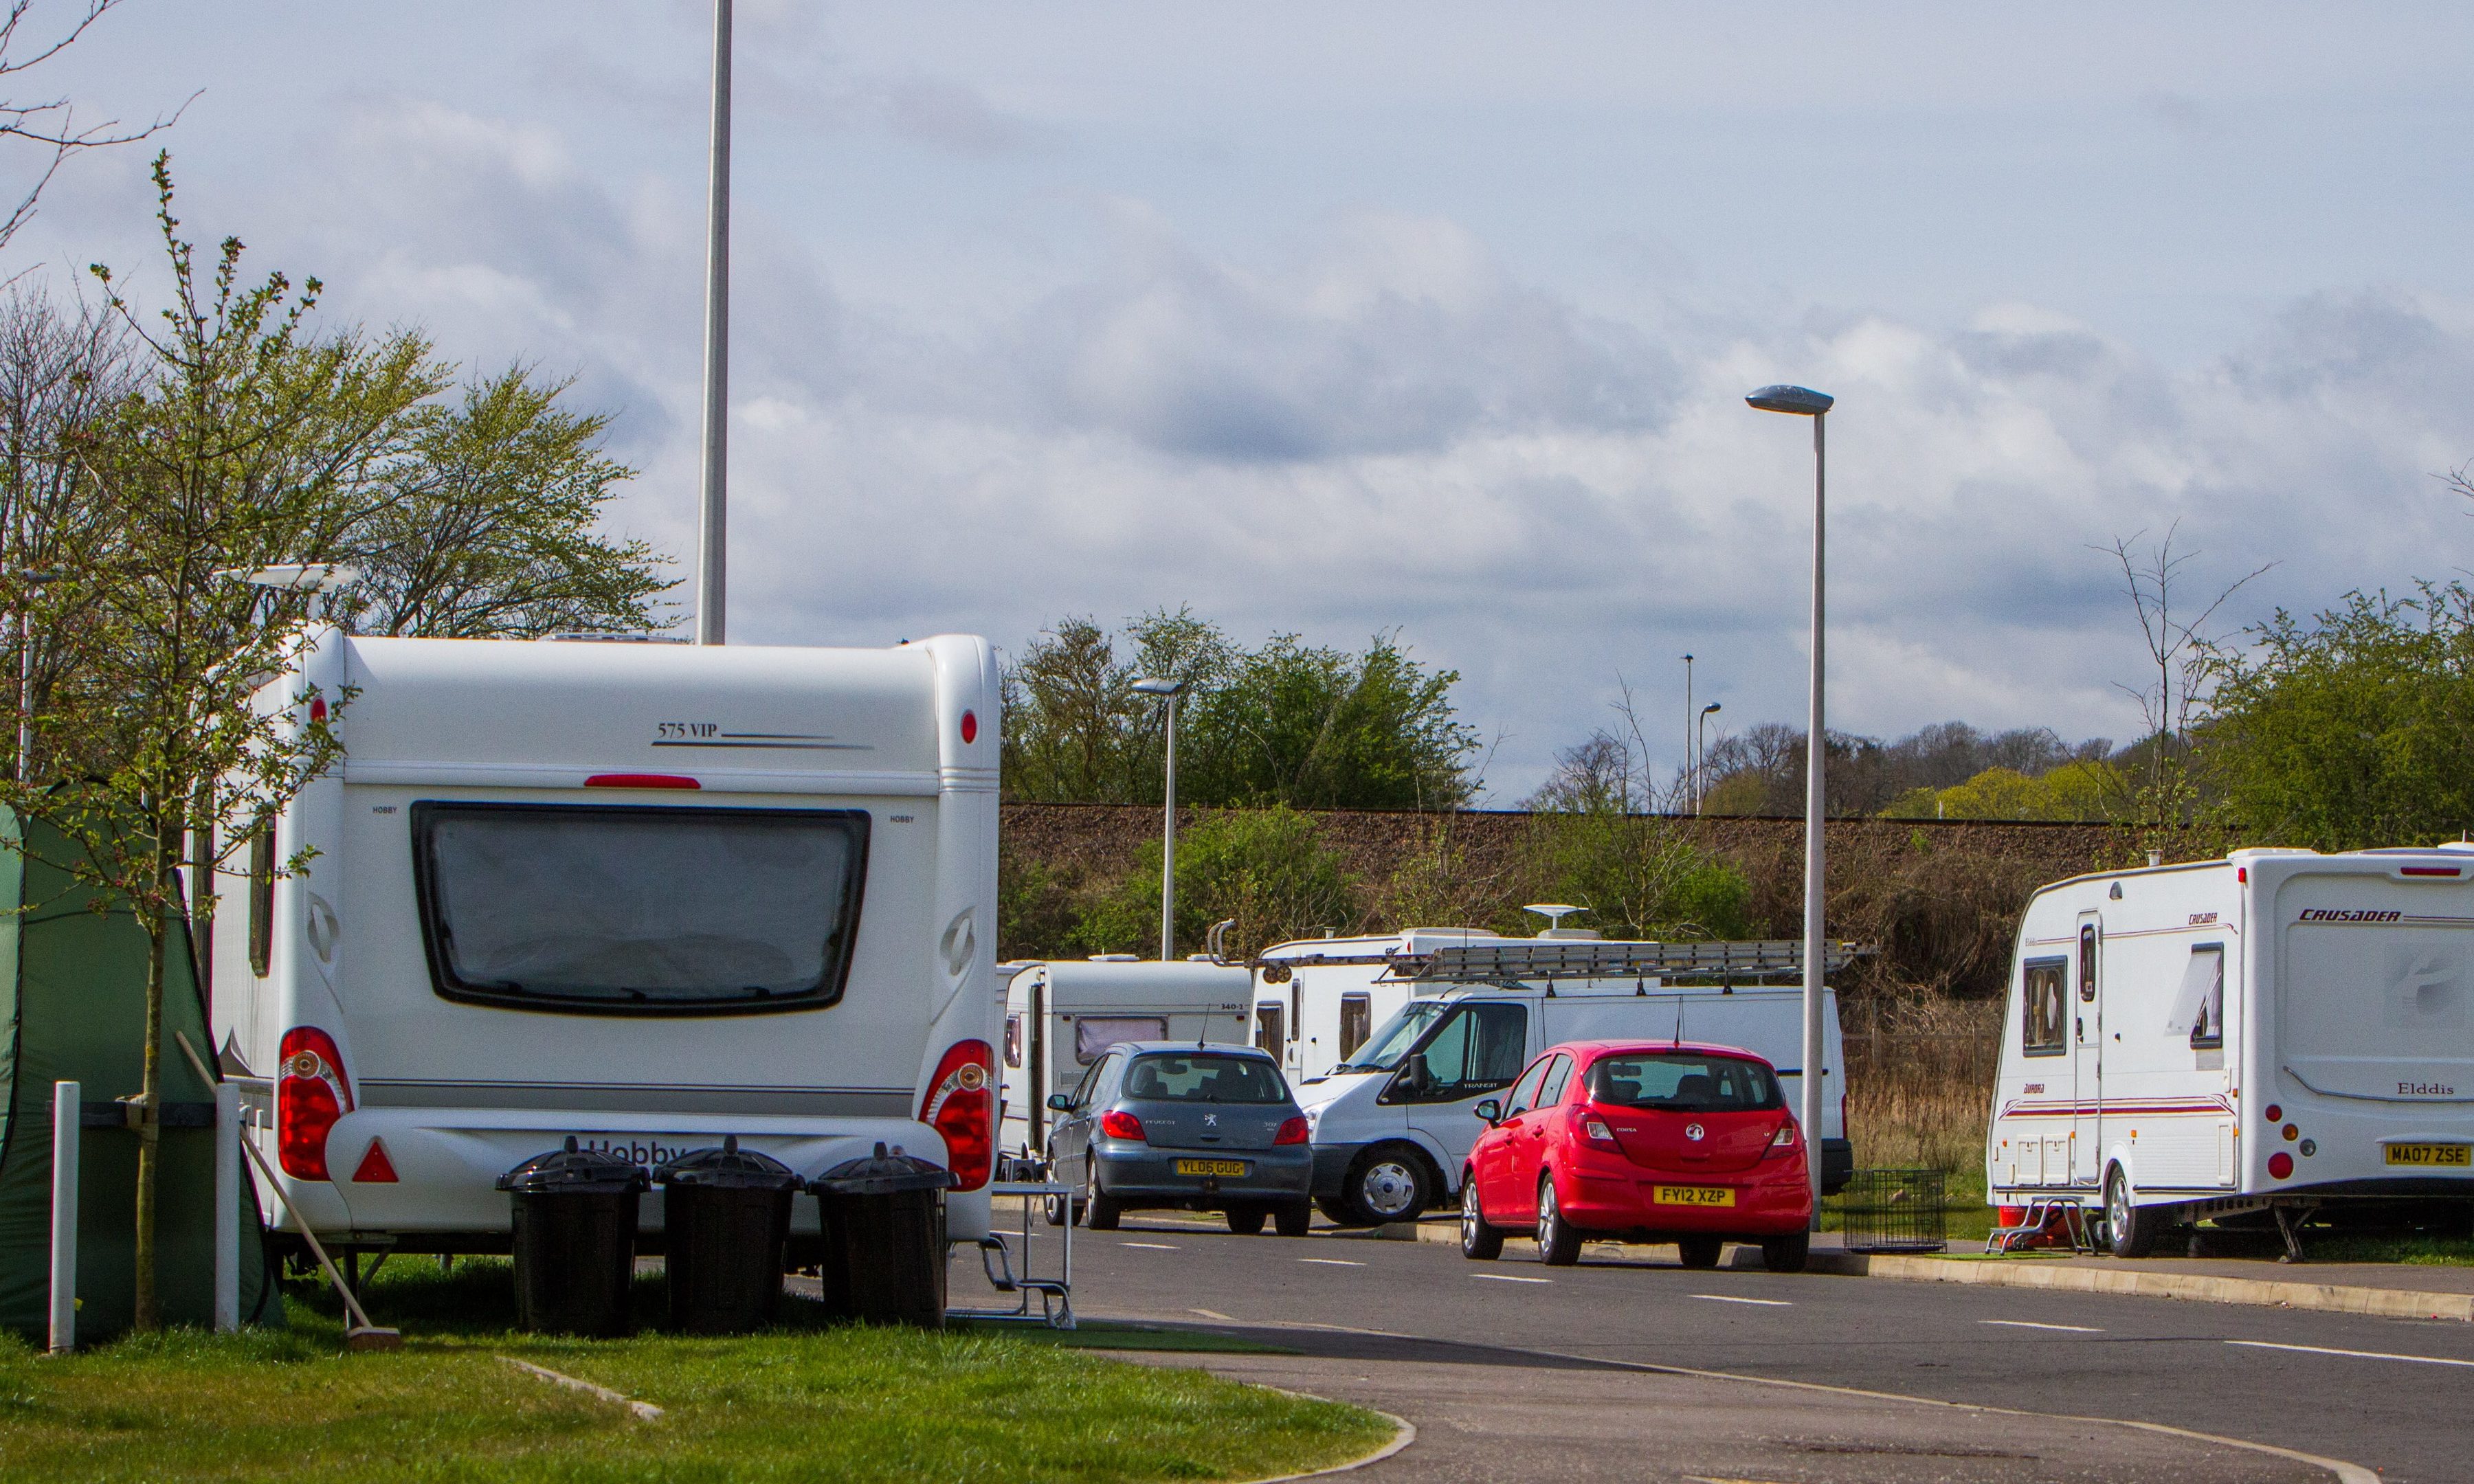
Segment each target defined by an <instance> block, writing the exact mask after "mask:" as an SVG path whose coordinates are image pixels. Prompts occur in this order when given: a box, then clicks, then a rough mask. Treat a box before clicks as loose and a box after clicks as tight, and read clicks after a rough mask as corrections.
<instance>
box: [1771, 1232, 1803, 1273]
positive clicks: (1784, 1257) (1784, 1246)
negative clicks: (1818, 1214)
mask: <svg viewBox="0 0 2474 1484" xmlns="http://www.w3.org/2000/svg"><path fill="white" fill-rule="evenodd" d="M1811 1257H1812V1233H1809V1232H1790V1233H1787V1234H1786V1235H1784V1236H1765V1237H1762V1238H1761V1266H1763V1267H1765V1268H1767V1269H1769V1270H1770V1271H1771V1272H1773V1273H1801V1272H1803V1271H1804V1265H1805V1263H1806V1262H1807V1261H1808V1260H1810V1258H1811Z"/></svg>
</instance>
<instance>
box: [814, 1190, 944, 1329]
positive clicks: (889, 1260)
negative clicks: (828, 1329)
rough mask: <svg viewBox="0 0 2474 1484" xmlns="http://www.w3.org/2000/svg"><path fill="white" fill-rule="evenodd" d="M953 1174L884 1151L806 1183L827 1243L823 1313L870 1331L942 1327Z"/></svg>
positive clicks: (822, 1266)
mask: <svg viewBox="0 0 2474 1484" xmlns="http://www.w3.org/2000/svg"><path fill="white" fill-rule="evenodd" d="M953 1183H954V1175H953V1172H952V1171H951V1170H947V1169H944V1168H942V1167H941V1166H938V1165H935V1164H932V1163H930V1162H929V1161H926V1160H921V1159H916V1158H913V1157H912V1156H910V1155H906V1154H903V1153H901V1152H900V1151H898V1150H897V1151H893V1152H890V1153H888V1152H887V1151H886V1149H885V1145H883V1144H879V1145H877V1146H876V1153H875V1155H874V1156H872V1157H870V1158H866V1159H860V1160H845V1161H842V1162H841V1163H839V1164H837V1165H835V1166H834V1167H833V1168H832V1169H829V1170H827V1171H825V1172H824V1173H823V1174H822V1175H819V1176H817V1177H816V1178H815V1179H814V1180H813V1181H811V1182H809V1184H808V1188H809V1189H810V1190H811V1191H813V1192H814V1194H815V1197H816V1214H817V1218H818V1223H819V1228H820V1231H821V1233H822V1235H823V1237H824V1261H823V1263H822V1265H821V1267H820V1273H821V1276H822V1278H823V1286H824V1296H825V1306H826V1309H827V1311H828V1312H829V1313H831V1314H834V1315H835V1316H837V1317H840V1318H850V1319H858V1320H861V1321H863V1322H865V1323H867V1324H872V1325H916V1326H918V1327H920V1328H926V1329H941V1328H944V1327H945V1187H946V1186H948V1185H952V1184H953Z"/></svg>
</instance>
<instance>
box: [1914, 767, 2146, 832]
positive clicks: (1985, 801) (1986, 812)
mask: <svg viewBox="0 0 2474 1484" xmlns="http://www.w3.org/2000/svg"><path fill="white" fill-rule="evenodd" d="M2132 792H2133V790H2132V786H2131V781H2130V778H2129V777H2128V776H2127V775H2126V774H2124V773H2123V771H2122V769H2121V768H2119V767H2117V766H2116V765H2114V764H2113V763H2110V762H2105V761H2101V760H2086V759H2082V760H2077V761H2073V762H2066V763H2063V764H2062V765H2060V766H2059V767H2056V768H2052V769H2050V770H2048V771H2047V772H2045V773H2044V774H2042V775H2040V776H2038V777H2034V778H2030V777H2028V776H2027V775H2026V774H2024V773H2021V772H2019V771H2018V770H2017V769H2015V768H1987V769H1985V770H1984V771H1983V772H1982V773H1979V774H1977V776H1976V777H1974V778H1969V779H1968V780H1967V781H1966V782H1964V783H1959V784H1955V785H1953V786H1952V787H1949V788H1919V789H1915V790H1912V791H1910V792H1908V793H1906V794H1904V795H1902V796H1901V797H1900V798H1899V799H1898V800H1897V801H1895V802H1893V803H1892V804H1891V805H1890V807H1888V808H1886V809H1884V810H1882V811H1881V813H1882V816H1883V817H1884V818H1886V819H1953V820H2086V821H2101V820H2116V819H2121V818H2123V817H2124V816H2125V815H2126V814H2127V813H2128V812H2129V810H2130V808H2131V804H2132Z"/></svg>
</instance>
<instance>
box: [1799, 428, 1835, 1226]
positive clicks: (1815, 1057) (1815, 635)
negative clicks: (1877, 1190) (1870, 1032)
mask: <svg viewBox="0 0 2474 1484" xmlns="http://www.w3.org/2000/svg"><path fill="white" fill-rule="evenodd" d="M1828 419H1829V415H1828V414H1826V413H1817V414H1815V415H1814V416H1813V419H1812V705H1811V708H1810V712H1811V715H1810V721H1809V722H1808V723H1807V726H1808V728H1809V730H1808V732H1807V736H1806V738H1805V763H1804V1076H1803V1079H1802V1080H1803V1084H1804V1087H1803V1091H1804V1097H1803V1102H1804V1140H1805V1162H1806V1164H1807V1166H1808V1168H1807V1176H1808V1178H1809V1179H1810V1180H1811V1182H1812V1230H1814V1231H1816V1232H1818V1231H1820V1230H1821V1108H1822V1102H1821V1097H1822V1091H1823V1089H1822V1085H1821V1084H1822V1074H1823V1072H1824V1071H1825V1070H1826V1068H1825V1066H1824V1065H1823V1063H1822V1038H1821V987H1822V986H1821V980H1822V972H1823V969H1825V968H1826V967H1827V961H1826V959H1825V957H1824V955H1823V953H1822V945H1821V933H1822V922H1821V878H1822V871H1821V853H1822V845H1821V832H1822V831H1821V826H1822V818H1823V802H1822V801H1823V794H1822V787H1821V783H1822V778H1821V772H1822V759H1823V757H1824V755H1825V754H1826V753H1827V751H1828V749H1827V747H1826V746H1825V744H1824V741H1823V737H1824V735H1825V733H1824V731H1823V730H1822V721H1821V673H1822V665H1821V617H1822V562H1821V554H1822V550H1823V545H1822V534H1821V529H1822V528H1821V521H1822V496H1823V484H1822V454H1821V447H1822V443H1821V425H1822V423H1823V422H1825V421H1827V420H1828Z"/></svg>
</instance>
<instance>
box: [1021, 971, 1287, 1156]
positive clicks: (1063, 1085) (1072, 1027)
mask: <svg viewBox="0 0 2474 1484" xmlns="http://www.w3.org/2000/svg"><path fill="white" fill-rule="evenodd" d="M1008 970H1010V971H1011V977H1010V979H1009V980H1008V982H1007V986H1006V1017H1005V1065H1004V1069H1003V1073H1002V1075H1003V1084H1004V1089H1005V1092H1004V1097H1003V1099H1002V1101H1001V1113H1002V1114H1003V1121H1002V1123H1001V1125H1000V1128H1001V1130H1002V1132H1001V1135H1000V1137H999V1140H998V1143H999V1147H1001V1148H1003V1149H1004V1150H1005V1151H1006V1152H1007V1153H1008V1154H1019V1155H1028V1156H1033V1157H1039V1156H1044V1155H1045V1154H1046V1153H1047V1149H1048V1122H1049V1112H1048V1098H1049V1095H1050V1094H1051V1093H1055V1092H1071V1091H1073V1090H1074V1089H1075V1087H1076V1086H1077V1085H1079V1083H1080V1082H1081V1081H1082V1074H1083V1073H1084V1072H1086V1071H1088V1070H1089V1069H1090V1067H1091V1064H1093V1063H1094V1062H1097V1061H1099V1060H1100V1058H1101V1057H1102V1056H1104V1055H1105V1054H1106V1053H1107V1050H1108V1048H1109V1047H1110V1046H1113V1045H1116V1044H1117V1043H1118V1042H1120V1041H1217V1042H1220V1043H1222V1044H1243V1043H1244V1041H1245V1040H1246V1006H1247V1002H1248V998H1249V994H1250V993H1251V990H1252V984H1253V981H1252V978H1251V976H1249V974H1248V973H1247V971H1246V969H1245V968H1244V966H1242V965H1236V966H1229V965H1221V964H1215V963H1212V962H1211V961H1210V960H1208V959H1200V960H1189V961H1187V962H1184V963H1167V964H1164V963H1161V962H1160V961H1158V960H1157V959H1138V958H1136V957H1134V956H1133V955H1132V954H1130V953H1106V954H1101V955H1099V956H1097V957H1094V958H1089V959H1081V960H1075V959H1055V960H1049V961H1045V962H1042V961H1036V960H1034V961H1032V962H1029V963H1021V964H1005V965H1000V966H999V972H1006V971H1008Z"/></svg>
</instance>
